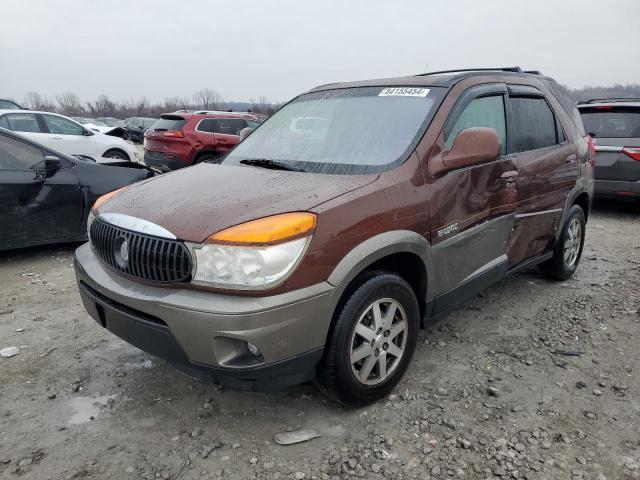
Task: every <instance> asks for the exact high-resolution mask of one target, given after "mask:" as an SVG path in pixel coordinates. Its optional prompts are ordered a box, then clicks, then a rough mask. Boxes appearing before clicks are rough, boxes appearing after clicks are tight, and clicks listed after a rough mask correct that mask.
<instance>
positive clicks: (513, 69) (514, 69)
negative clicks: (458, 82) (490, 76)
mask: <svg viewBox="0 0 640 480" xmlns="http://www.w3.org/2000/svg"><path fill="white" fill-rule="evenodd" d="M464 72H514V73H523V72H522V69H521V68H520V67H493V68H457V69H455V70H440V71H437V72H426V73H419V74H417V75H416V76H417V77H422V76H425V75H438V74H441V73H464Z"/></svg>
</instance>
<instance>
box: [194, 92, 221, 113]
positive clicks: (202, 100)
mask: <svg viewBox="0 0 640 480" xmlns="http://www.w3.org/2000/svg"><path fill="white" fill-rule="evenodd" d="M193 100H194V101H195V102H196V105H195V106H196V108H199V109H202V110H217V109H220V108H223V100H222V97H221V96H220V94H219V93H218V92H216V91H215V90H212V89H210V88H203V89H201V90H198V91H197V92H196V93H194V94H193Z"/></svg>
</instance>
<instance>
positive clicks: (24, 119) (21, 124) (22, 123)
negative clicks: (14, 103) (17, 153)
mask: <svg viewBox="0 0 640 480" xmlns="http://www.w3.org/2000/svg"><path fill="white" fill-rule="evenodd" d="M6 119H7V123H8V125H9V129H10V130H13V131H14V132H31V133H42V130H40V125H38V120H37V119H36V116H35V115H34V114H33V113H12V114H10V115H7V116H6Z"/></svg>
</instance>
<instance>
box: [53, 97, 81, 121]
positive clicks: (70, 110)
mask: <svg viewBox="0 0 640 480" xmlns="http://www.w3.org/2000/svg"><path fill="white" fill-rule="evenodd" d="M56 101H57V102H58V108H59V111H60V113H63V114H64V115H69V116H72V117H77V116H81V115H84V107H83V106H82V102H80V97H78V95H76V94H75V93H72V92H67V93H63V94H62V95H57V96H56Z"/></svg>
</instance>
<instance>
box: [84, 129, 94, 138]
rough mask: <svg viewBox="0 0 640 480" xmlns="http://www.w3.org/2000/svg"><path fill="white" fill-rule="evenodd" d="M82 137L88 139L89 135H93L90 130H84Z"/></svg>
mask: <svg viewBox="0 0 640 480" xmlns="http://www.w3.org/2000/svg"><path fill="white" fill-rule="evenodd" d="M83 135H85V136H87V137H90V136H91V135H95V134H94V133H93V132H92V131H91V130H89V129H87V128H85V129H84V133H83Z"/></svg>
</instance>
